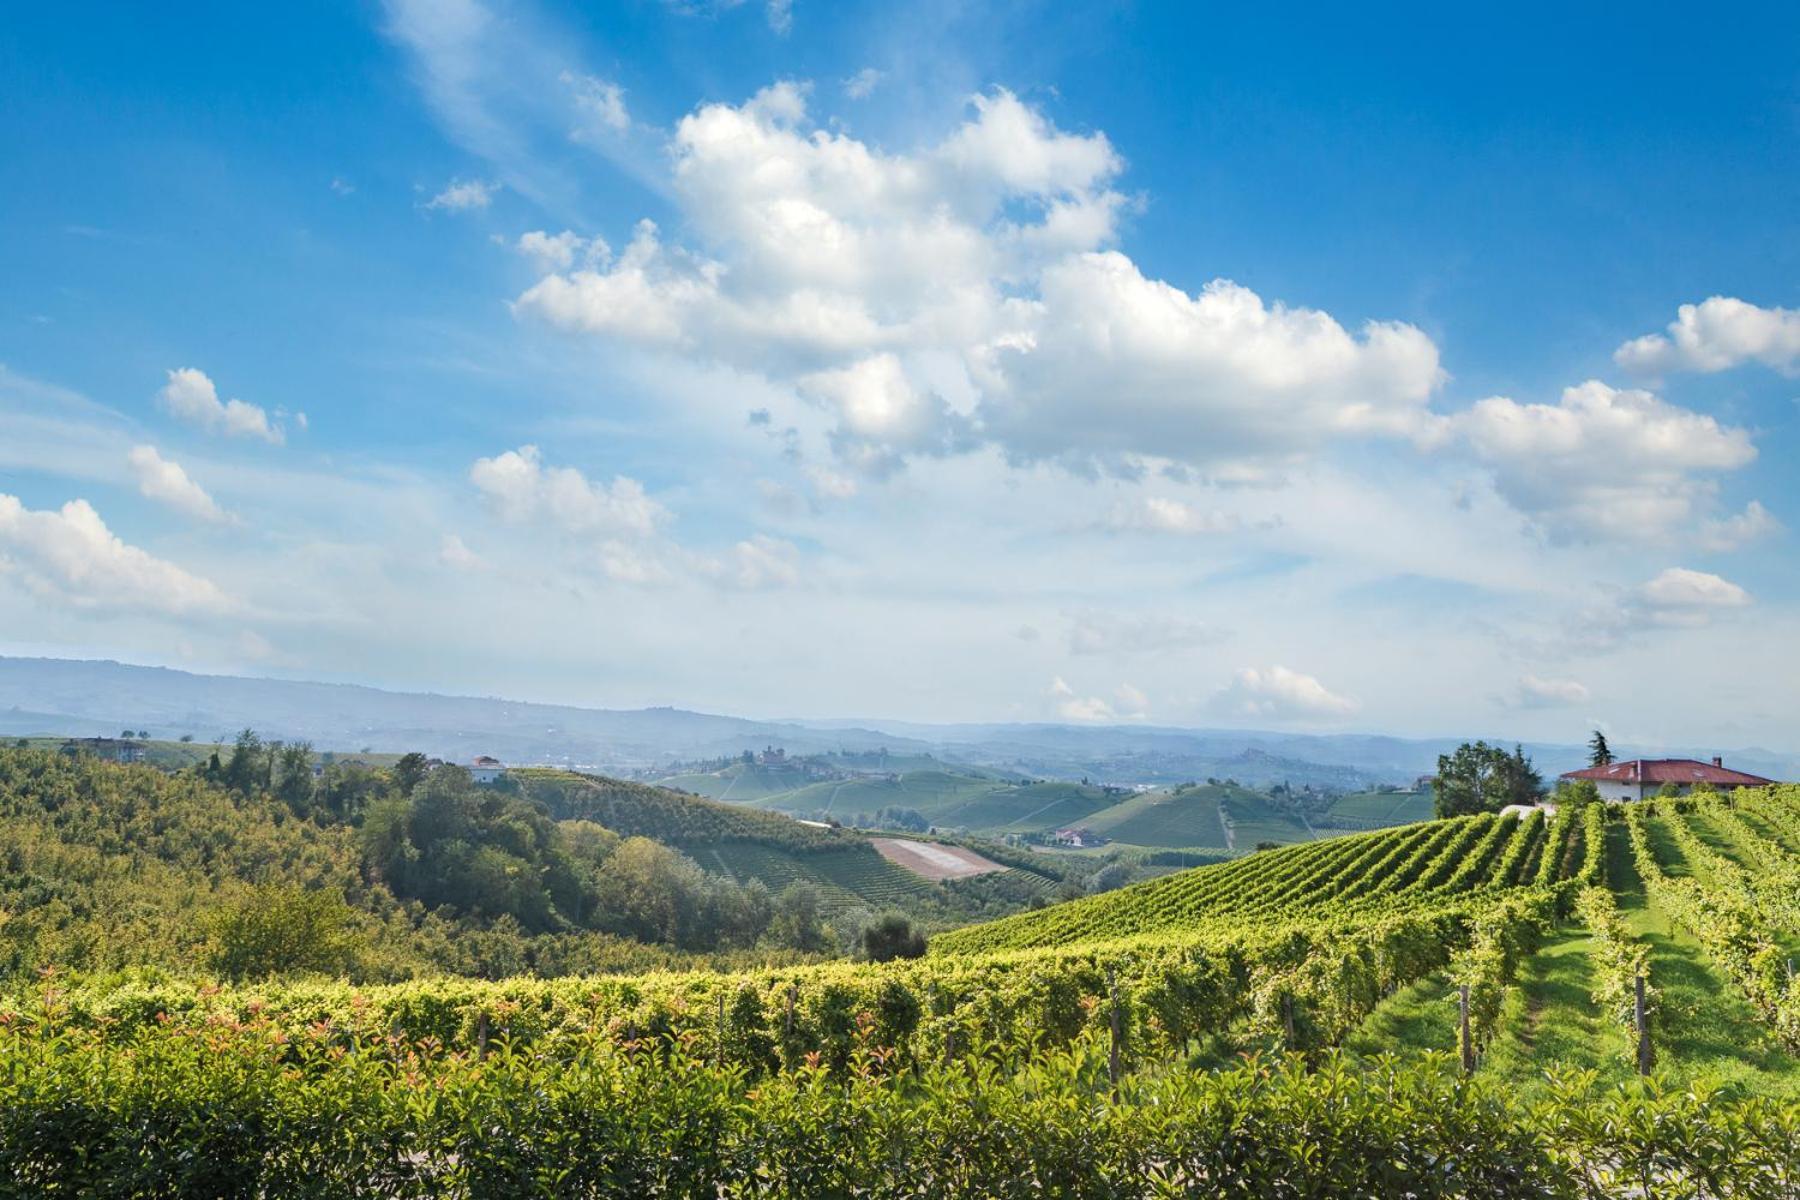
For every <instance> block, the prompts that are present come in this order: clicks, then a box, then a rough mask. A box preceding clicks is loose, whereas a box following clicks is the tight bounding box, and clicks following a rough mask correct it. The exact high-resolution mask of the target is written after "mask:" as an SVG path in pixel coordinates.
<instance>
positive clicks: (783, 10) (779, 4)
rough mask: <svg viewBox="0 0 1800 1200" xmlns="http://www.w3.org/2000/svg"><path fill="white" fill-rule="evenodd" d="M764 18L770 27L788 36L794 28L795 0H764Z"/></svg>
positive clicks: (783, 35)
mask: <svg viewBox="0 0 1800 1200" xmlns="http://www.w3.org/2000/svg"><path fill="white" fill-rule="evenodd" d="M763 19H764V20H766V21H768V23H769V28H770V29H772V30H774V31H775V32H776V33H778V34H780V35H781V36H782V37H786V36H787V35H788V34H789V33H791V32H793V29H794V0H764V3H763Z"/></svg>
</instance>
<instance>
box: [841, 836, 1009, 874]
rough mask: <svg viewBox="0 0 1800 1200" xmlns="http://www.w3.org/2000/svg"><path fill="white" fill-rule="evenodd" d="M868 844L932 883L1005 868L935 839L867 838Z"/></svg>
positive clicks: (890, 859) (886, 857)
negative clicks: (941, 844)
mask: <svg viewBox="0 0 1800 1200" xmlns="http://www.w3.org/2000/svg"><path fill="white" fill-rule="evenodd" d="M869 844H870V845H872V846H874V847H875V850H876V852H877V853H878V854H880V855H881V857H883V858H885V859H887V860H888V861H889V862H891V863H894V864H896V865H898V866H902V867H905V868H906V869H907V870H909V871H911V872H913V873H914V874H915V875H923V876H924V877H925V878H926V879H929V880H931V881H932V882H933V883H936V882H938V881H939V880H942V879H967V878H968V877H969V876H971V875H986V874H988V873H989V872H991V871H1004V870H1006V868H1005V867H1003V866H1001V865H1000V864H999V863H997V862H994V861H993V860H992V859H986V858H983V857H981V855H979V854H977V853H975V852H974V851H973V850H964V849H962V848H961V847H960V846H940V845H937V844H936V843H935V842H910V841H906V840H904V839H901V838H870V839H869Z"/></svg>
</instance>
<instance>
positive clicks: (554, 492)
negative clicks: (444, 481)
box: [469, 446, 669, 537]
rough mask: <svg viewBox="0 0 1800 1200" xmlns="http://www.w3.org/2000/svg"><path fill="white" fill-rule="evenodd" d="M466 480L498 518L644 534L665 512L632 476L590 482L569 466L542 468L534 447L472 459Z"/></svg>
mask: <svg viewBox="0 0 1800 1200" xmlns="http://www.w3.org/2000/svg"><path fill="white" fill-rule="evenodd" d="M469 479H470V481H471V482H472V483H474V485H475V486H476V488H477V489H479V490H480V491H481V493H482V495H483V496H485V497H486V498H487V500H488V502H489V503H490V504H492V505H493V507H494V509H495V511H496V512H498V513H499V514H500V516H501V518H502V519H504V520H507V521H515V522H522V521H530V520H536V519H540V518H541V519H544V520H547V521H549V522H550V523H551V524H553V525H555V526H556V527H557V528H559V529H561V530H563V531H564V532H566V533H573V534H603V535H626V536H639V537H645V536H649V535H650V534H652V533H654V532H655V531H656V529H657V527H658V526H660V525H661V524H662V523H663V522H664V521H665V520H666V519H667V518H668V515H669V514H668V510H667V509H665V508H664V507H663V506H662V505H661V504H658V503H657V502H656V501H655V500H653V499H651V498H650V496H649V495H648V494H646V493H645V491H644V485H643V484H641V483H639V482H638V481H637V480H635V479H630V478H627V477H626V476H623V475H620V476H615V477H614V478H613V481H612V482H611V483H594V482H592V481H590V480H589V479H588V478H587V477H586V476H584V475H583V474H582V473H581V472H580V471H578V470H576V469H575V468H573V467H546V466H544V465H543V461H542V457H541V455H540V454H539V453H538V448H537V447H536V446H521V447H519V448H518V449H517V450H508V451H506V452H505V453H504V454H498V455H495V456H494V457H493V458H482V459H477V460H476V461H475V465H474V466H472V467H470V468H469Z"/></svg>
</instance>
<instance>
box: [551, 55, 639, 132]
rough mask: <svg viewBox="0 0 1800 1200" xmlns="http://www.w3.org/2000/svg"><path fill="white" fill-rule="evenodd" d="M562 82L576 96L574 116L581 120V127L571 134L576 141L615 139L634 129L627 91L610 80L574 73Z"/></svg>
mask: <svg viewBox="0 0 1800 1200" xmlns="http://www.w3.org/2000/svg"><path fill="white" fill-rule="evenodd" d="M562 81H563V83H564V84H565V85H567V86H568V88H569V90H570V91H571V92H573V93H574V97H575V112H576V114H577V116H578V117H579V118H580V124H578V125H576V126H575V128H574V129H571V130H570V131H569V136H570V137H571V138H573V139H574V140H575V141H578V142H582V141H588V140H590V139H592V138H595V137H607V136H615V135H617V134H621V133H624V132H625V131H626V130H628V129H630V128H631V113H630V112H628V111H627V110H626V108H625V89H624V88H621V87H620V86H619V85H618V84H616V83H613V82H612V81H611V80H607V79H601V78H599V77H598V76H595V75H577V74H575V73H574V72H572V71H564V72H563V73H562Z"/></svg>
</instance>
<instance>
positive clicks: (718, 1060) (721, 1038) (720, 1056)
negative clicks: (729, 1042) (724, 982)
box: [713, 990, 725, 1067]
mask: <svg viewBox="0 0 1800 1200" xmlns="http://www.w3.org/2000/svg"><path fill="white" fill-rule="evenodd" d="M715 1029H716V1031H717V1036H718V1043H717V1044H718V1053H717V1054H716V1055H714V1059H713V1065H714V1066H717V1067H722V1066H724V1065H725V993H724V991H723V990H721V991H720V992H719V1016H718V1024H717V1025H716V1026H715Z"/></svg>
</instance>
